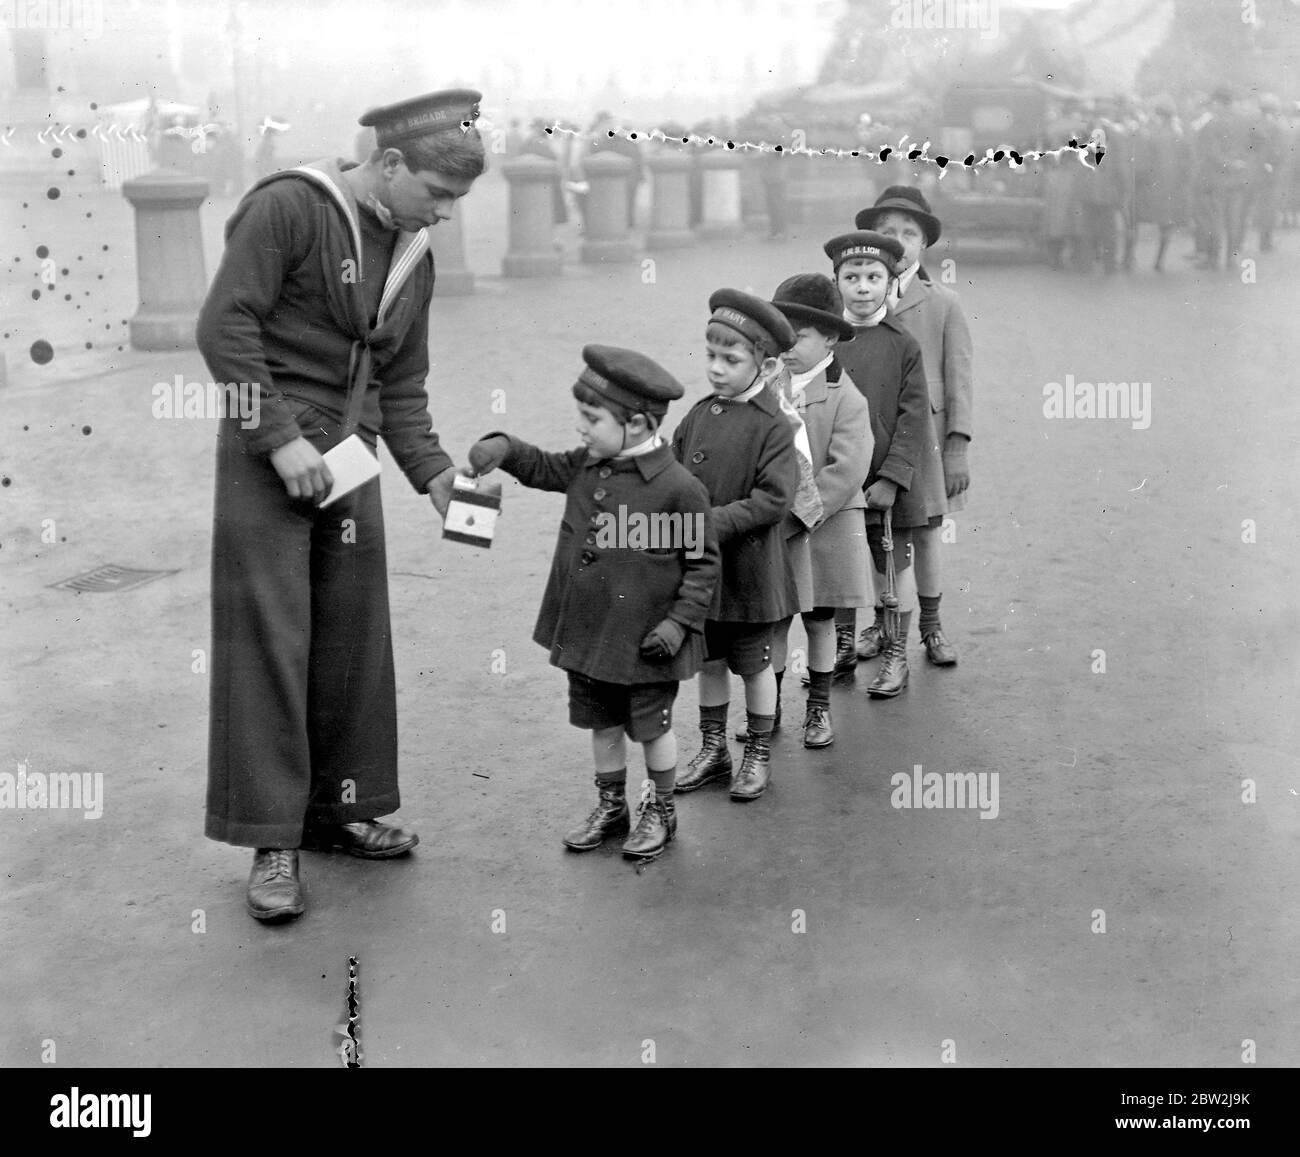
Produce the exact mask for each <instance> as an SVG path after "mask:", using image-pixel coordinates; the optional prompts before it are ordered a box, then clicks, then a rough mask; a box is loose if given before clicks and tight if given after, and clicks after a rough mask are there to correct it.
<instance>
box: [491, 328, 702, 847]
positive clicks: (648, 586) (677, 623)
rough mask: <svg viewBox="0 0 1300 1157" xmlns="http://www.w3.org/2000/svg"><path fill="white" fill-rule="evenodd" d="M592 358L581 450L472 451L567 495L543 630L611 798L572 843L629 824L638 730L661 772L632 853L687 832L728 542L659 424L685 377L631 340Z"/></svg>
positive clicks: (537, 637) (578, 389) (652, 772)
mask: <svg viewBox="0 0 1300 1157" xmlns="http://www.w3.org/2000/svg"><path fill="white" fill-rule="evenodd" d="M582 358H583V361H584V362H586V368H585V369H584V370H583V371H582V373H581V374H580V375H579V377H578V380H577V382H576V383H575V384H574V387H573V394H574V397H575V398H577V400H578V415H579V421H578V434H579V435H580V436H581V438H582V442H583V445H582V446H580V447H578V448H577V449H575V450H569V451H567V452H563V453H546V452H543V451H541V450H539V449H537V447H535V446H530V445H528V443H526V442H523V441H520V440H519V439H518V438H515V437H512V436H511V435H509V434H503V433H500V432H496V433H492V434H486V435H484V437H483V438H482V439H480V440H479V441H478V442H476V443H475V444H474V446H473V448H472V449H471V450H470V454H469V461H470V466H471V468H472V469H473V470H474V471H475V473H476V474H483V473H486V472H487V471H489V470H492V469H495V468H496V467H497V466H500V467H502V468H503V469H504V470H506V471H507V472H508V473H510V474H513V475H514V476H515V477H516V478H517V479H519V481H520V482H522V483H523V484H524V485H525V486H533V487H536V488H537V489H539V490H561V491H564V492H565V494H566V501H565V508H564V518H563V520H562V521H561V523H560V535H559V541H558V542H557V544H556V547H555V556H554V558H553V559H552V562H551V574H550V578H549V579H548V581H547V584H546V594H545V596H544V597H543V600H542V609H541V612H540V613H539V615H538V617H537V626H536V629H535V630H534V632H533V639H534V641H536V642H538V643H540V644H541V645H542V646H543V647H546V648H547V649H548V650H549V651H550V653H551V662H552V663H553V664H554V665H555V666H557V667H561V668H564V669H565V670H566V671H567V672H568V675H569V721H570V722H571V723H572V724H573V725H574V726H575V727H581V728H584V729H585V730H588V731H590V732H591V733H592V737H591V738H592V753H593V756H594V758H595V763H596V788H597V790H598V793H599V802H598V803H597V805H596V808H595V810H593V811H592V813H591V814H590V815H589V816H588V817H587V818H586V820H584V821H583V822H582V823H581V824H579V825H578V827H577V828H575V829H574V830H573V831H571V832H570V833H569V834H568V835H567V836H565V837H564V844H565V846H566V847H568V848H570V849H572V850H573V851H578V852H582V851H589V850H590V849H592V848H596V847H599V846H600V845H601V844H602V843H603V842H604V841H605V839H606V838H608V837H609V836H612V835H621V834H623V833H624V832H626V831H627V830H628V828H629V826H630V817H629V814H628V806H627V795H626V791H627V789H626V781H627V745H626V739H631V740H632V742H633V743H640V744H642V745H643V747H644V750H645V761H646V771H647V773H648V775H649V780H648V781H647V783H646V784H645V787H644V788H643V790H642V795H641V806H640V811H639V814H638V816H637V821H636V824H635V827H634V828H633V830H632V833H631V835H630V836H629V837H628V839H627V841H626V842H625V843H624V844H623V853H624V854H625V855H627V856H630V857H637V858H641V859H648V858H650V857H652V856H656V855H658V854H659V853H660V852H662V851H663V849H664V847H665V846H666V845H667V844H668V841H669V840H671V839H672V838H673V837H674V836H675V835H676V833H677V816H676V811H675V809H674V806H673V787H674V783H675V779H676V774H677V741H676V739H675V737H674V736H673V730H672V723H673V720H672V706H673V701H674V699H675V698H676V697H677V687H678V684H679V682H680V681H681V680H683V679H689V678H690V677H691V676H692V675H694V674H695V673H696V672H697V671H699V669H700V666H701V663H702V661H703V657H704V643H703V640H702V639H701V632H702V631H703V629H704V620H705V617H706V615H707V614H708V611H709V606H710V602H711V600H712V598H713V592H714V586H715V584H716V582H717V577H718V569H719V566H718V544H717V538H716V536H715V534H714V530H713V520H712V517H711V515H710V511H709V508H710V503H709V497H708V494H707V493H706V492H705V490H704V487H703V486H702V485H701V484H700V483H699V482H697V481H696V480H695V479H694V478H692V477H691V475H690V473H689V472H688V471H687V470H685V469H684V468H683V467H682V466H681V464H680V463H678V462H677V460H676V459H675V458H674V457H673V452H672V450H670V449H669V448H668V446H667V445H666V444H665V443H664V441H663V439H662V438H661V437H660V436H659V432H658V430H659V424H660V422H661V421H662V420H663V417H664V415H665V414H666V413H667V412H668V403H669V401H670V400H672V399H675V398H680V397H681V396H682V387H681V386H680V385H679V384H678V383H677V382H676V381H675V380H674V379H673V378H672V376H671V375H669V374H668V372H667V371H665V370H664V369H662V368H661V367H660V366H659V365H658V364H656V363H655V362H653V361H651V360H650V359H649V358H647V357H644V356H643V355H641V354H638V353H634V352H633V351H631V350H623V349H616V348H614V347H611V346H597V345H589V346H586V347H584V349H583V351H582ZM651 785H653V788H652V787H651Z"/></svg>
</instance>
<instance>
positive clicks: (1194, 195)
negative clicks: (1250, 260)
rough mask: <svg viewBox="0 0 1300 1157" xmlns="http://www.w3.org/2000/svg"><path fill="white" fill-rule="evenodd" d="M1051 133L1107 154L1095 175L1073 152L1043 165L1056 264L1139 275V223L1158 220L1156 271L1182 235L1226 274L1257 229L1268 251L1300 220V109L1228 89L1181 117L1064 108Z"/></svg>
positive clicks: (1165, 109) (1170, 110)
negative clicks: (1298, 156) (1298, 151)
mask: <svg viewBox="0 0 1300 1157" xmlns="http://www.w3.org/2000/svg"><path fill="white" fill-rule="evenodd" d="M1049 135H1050V138H1051V139H1054V140H1056V141H1057V142H1061V141H1065V140H1069V139H1071V138H1074V139H1077V140H1078V141H1079V142H1080V143H1081V144H1084V143H1088V142H1092V143H1094V144H1095V145H1097V146H1099V147H1100V148H1101V149H1104V155H1103V159H1102V162H1101V164H1100V165H1099V166H1098V167H1097V171H1096V172H1090V171H1088V170H1087V169H1086V168H1084V167H1083V166H1082V165H1081V164H1080V163H1079V161H1078V158H1077V156H1076V155H1073V154H1062V155H1061V156H1060V157H1059V158H1056V159H1054V160H1053V159H1045V163H1046V166H1047V168H1046V172H1045V173H1044V175H1043V184H1044V190H1043V219H1042V234H1043V239H1044V241H1045V243H1046V247H1047V252H1048V256H1049V260H1050V261H1051V262H1052V263H1053V264H1054V265H1056V266H1058V267H1064V266H1066V265H1068V266H1070V267H1073V268H1078V269H1091V268H1095V267H1096V266H1098V265H1099V266H1100V267H1101V268H1102V269H1103V270H1104V271H1106V272H1113V271H1115V270H1116V269H1126V270H1127V269H1132V268H1133V263H1134V252H1135V249H1136V244H1137V236H1138V227H1139V225H1140V224H1142V223H1149V224H1150V225H1153V226H1155V227H1156V229H1157V231H1158V240H1157V245H1156V254H1155V261H1154V268H1155V269H1156V270H1157V271H1159V270H1163V269H1164V265H1165V260H1166V257H1167V256H1168V250H1169V245H1170V241H1171V239H1172V238H1173V237H1174V235H1175V234H1176V233H1178V232H1180V231H1181V232H1185V233H1186V234H1188V235H1190V237H1191V238H1192V240H1193V246H1192V248H1191V249H1190V250H1189V251H1188V252H1186V253H1184V254H1183V256H1184V257H1187V258H1189V259H1191V260H1193V261H1195V262H1196V264H1197V266H1198V268H1203V269H1219V268H1223V267H1225V266H1226V265H1228V264H1230V263H1231V262H1232V261H1233V260H1235V259H1237V258H1239V257H1240V256H1241V254H1242V253H1243V252H1244V249H1245V246H1246V243H1247V235H1248V233H1249V232H1251V231H1255V232H1256V233H1257V234H1258V251H1259V252H1268V251H1269V250H1271V249H1272V248H1273V234H1274V231H1275V230H1276V229H1277V228H1278V227H1279V226H1282V225H1293V224H1295V223H1296V219H1297V216H1298V215H1300V169H1298V168H1297V166H1296V164H1295V157H1294V153H1295V147H1296V143H1297V140H1298V139H1300V102H1296V101H1291V102H1287V103H1285V104H1284V103H1283V102H1282V101H1281V100H1279V99H1278V98H1277V97H1276V96H1275V95H1273V94H1271V93H1264V94H1261V95H1259V96H1258V97H1253V98H1251V99H1240V98H1238V97H1237V96H1236V94H1234V93H1233V92H1232V90H1231V89H1228V88H1217V89H1215V90H1214V91H1213V92H1211V93H1209V94H1208V95H1207V96H1205V97H1204V98H1202V99H1199V100H1197V101H1195V102H1191V103H1189V104H1188V105H1186V106H1185V107H1183V108H1181V109H1180V108H1179V106H1178V104H1177V103H1176V102H1175V101H1174V100H1173V99H1172V98H1170V97H1168V96H1158V97H1155V98H1153V99H1151V100H1149V101H1146V102H1138V101H1135V100H1131V99H1126V98H1116V99H1115V100H1113V101H1108V102H1094V101H1079V102H1077V103H1074V104H1065V105H1063V106H1062V107H1061V108H1060V115H1059V119H1057V120H1056V122H1055V123H1054V124H1053V126H1052V131H1051V132H1050V134H1049Z"/></svg>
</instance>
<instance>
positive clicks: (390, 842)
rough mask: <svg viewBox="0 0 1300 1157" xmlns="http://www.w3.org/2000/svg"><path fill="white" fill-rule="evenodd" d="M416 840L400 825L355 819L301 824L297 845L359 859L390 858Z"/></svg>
mask: <svg viewBox="0 0 1300 1157" xmlns="http://www.w3.org/2000/svg"><path fill="white" fill-rule="evenodd" d="M419 842H420V837H419V836H417V835H416V834H415V833H414V832H408V831H406V830H405V829H404V828H395V827H392V826H391V825H389V824H381V823H380V822H379V821H378V820H358V821H357V822H356V823H352V824H321V825H320V826H319V827H313V828H305V829H304V830H303V833H302V843H301V845H300V847H302V849H303V850H304V851H308V852H329V851H333V850H334V849H335V848H337V849H339V850H340V851H344V852H347V854H348V855H349V856H359V857H361V859H363V860H390V859H392V858H393V857H394V856H404V855H406V853H407V852H409V851H410V850H411V849H412V848H413V847H415V845H416V844H418V843H419Z"/></svg>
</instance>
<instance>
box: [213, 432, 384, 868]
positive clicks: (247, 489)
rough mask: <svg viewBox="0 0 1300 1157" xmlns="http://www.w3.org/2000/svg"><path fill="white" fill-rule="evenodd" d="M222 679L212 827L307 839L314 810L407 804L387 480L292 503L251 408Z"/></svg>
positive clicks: (235, 836) (232, 481)
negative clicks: (251, 442)
mask: <svg viewBox="0 0 1300 1157" xmlns="http://www.w3.org/2000/svg"><path fill="white" fill-rule="evenodd" d="M305 417H306V415H302V416H300V424H302V420H303V418H305ZM304 428H306V427H304ZM322 432H323V431H322ZM330 441H333V439H330ZM210 679H211V699H210V729H209V742H208V792H207V822H206V827H205V832H206V834H207V835H208V836H209V837H210V838H211V839H214V840H222V841H225V842H226V843H230V844H238V845H243V846H246V847H255V848H256V847H277V848H295V847H297V846H298V844H299V842H300V840H301V837H302V829H303V825H304V822H307V823H309V824H316V823H322V824H327V823H351V822H353V821H356V820H363V819H373V818H375V817H376V816H381V815H386V814H388V813H389V812H393V811H396V810H397V808H398V807H399V806H400V799H399V796H398V789H397V702H396V688H395V682H394V676H393V646H392V636H391V633H390V628H389V618H388V569H387V562H386V558H385V551H384V520H383V508H382V505H381V502H380V493H379V480H378V479H373V480H371V481H370V482H367V483H366V484H365V485H363V486H361V487H360V488H358V489H357V490H354V491H353V492H352V493H351V494H348V495H346V496H345V497H343V498H341V499H339V500H338V501H337V502H335V503H333V504H332V505H330V506H329V507H327V508H326V509H324V510H319V509H317V508H316V507H315V505H314V504H313V503H312V502H310V501H305V500H294V499H291V498H289V496H288V494H287V493H286V491H285V488H284V483H283V482H282V481H281V480H280V477H279V475H278V474H276V472H275V468H274V467H273V466H272V465H271V463H270V461H269V460H268V459H267V457H266V456H265V455H262V454H257V453H254V452H253V451H252V450H250V448H249V446H248V444H247V440H246V436H245V435H244V433H243V432H242V431H241V429H240V423H239V420H238V419H237V418H223V419H222V420H221V429H220V433H219V435H218V445H217V471H216V500H215V511H214V524H213V538H212V649H211V664H210Z"/></svg>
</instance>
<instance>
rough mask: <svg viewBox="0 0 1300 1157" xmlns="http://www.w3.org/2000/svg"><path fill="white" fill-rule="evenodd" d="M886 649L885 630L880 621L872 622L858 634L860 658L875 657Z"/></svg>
mask: <svg viewBox="0 0 1300 1157" xmlns="http://www.w3.org/2000/svg"><path fill="white" fill-rule="evenodd" d="M884 649H885V630H884V627H882V626H881V625H880V624H879V623H872V624H871V626H869V627H868V628H867V629H866V630H865V631H863V632H862V634H860V635H859V636H858V658H859V659H862V660H867V659H874V658H875V657H876V656H877V655H879V654H880V653H881V652H882V651H883V650H884Z"/></svg>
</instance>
